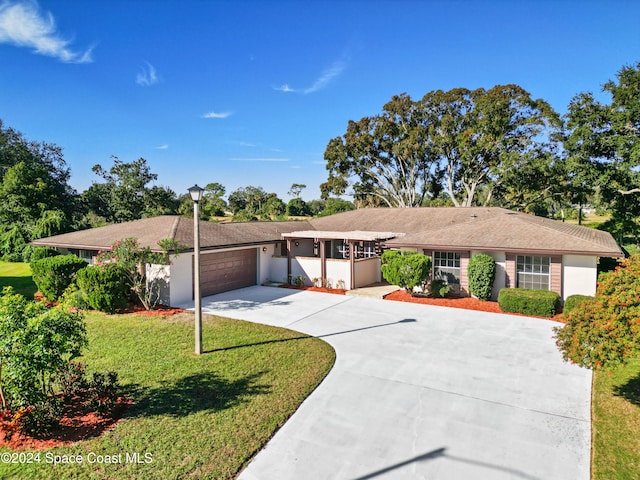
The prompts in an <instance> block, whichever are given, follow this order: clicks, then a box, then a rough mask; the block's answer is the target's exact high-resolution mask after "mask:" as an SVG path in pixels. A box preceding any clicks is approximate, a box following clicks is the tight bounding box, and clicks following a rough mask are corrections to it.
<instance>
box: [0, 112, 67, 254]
mask: <svg viewBox="0 0 640 480" xmlns="http://www.w3.org/2000/svg"><path fill="white" fill-rule="evenodd" d="M69 176H70V171H69V169H68V167H67V166H66V163H65V161H64V158H63V155H62V149H61V148H60V147H58V146H56V145H52V144H48V143H38V142H32V141H28V140H26V139H25V138H24V137H23V136H22V134H20V133H19V132H17V131H15V130H13V129H11V128H5V127H4V126H3V124H2V121H0V205H2V208H0V256H3V257H4V258H5V259H10V260H22V250H23V249H24V248H25V247H26V245H27V243H28V242H29V241H31V240H33V239H35V238H40V237H42V236H45V235H53V234H57V233H62V232H65V231H68V230H69V229H70V228H71V225H72V217H73V212H74V198H75V195H76V193H75V191H74V190H73V189H72V188H71V187H70V186H69V183H68V180H69Z"/></svg>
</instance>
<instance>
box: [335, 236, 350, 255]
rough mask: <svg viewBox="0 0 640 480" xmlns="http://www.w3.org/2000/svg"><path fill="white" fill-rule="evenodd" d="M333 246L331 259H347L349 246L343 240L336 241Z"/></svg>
mask: <svg viewBox="0 0 640 480" xmlns="http://www.w3.org/2000/svg"><path fill="white" fill-rule="evenodd" d="M334 245H335V255H334V257H333V258H349V244H348V243H346V242H345V241H344V240H336V241H335V242H334Z"/></svg>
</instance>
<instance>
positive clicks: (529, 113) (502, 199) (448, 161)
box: [321, 63, 640, 243]
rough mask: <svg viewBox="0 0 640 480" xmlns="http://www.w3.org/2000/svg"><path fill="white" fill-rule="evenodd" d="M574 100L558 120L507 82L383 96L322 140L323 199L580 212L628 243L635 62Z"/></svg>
mask: <svg viewBox="0 0 640 480" xmlns="http://www.w3.org/2000/svg"><path fill="white" fill-rule="evenodd" d="M603 92H605V93H606V94H607V95H608V96H609V102H607V103H603V102H600V101H598V100H596V98H595V97H594V95H593V94H592V93H579V94H577V95H576V96H574V98H573V99H572V100H571V102H570V104H569V105H568V111H567V113H566V114H565V115H563V116H561V115H559V114H558V113H557V112H555V111H554V110H553V108H552V107H551V106H550V105H549V104H548V103H547V102H546V101H544V100H542V99H534V98H532V97H531V95H530V94H529V93H528V92H527V91H525V90H524V89H522V88H521V87H519V86H517V85H497V86H495V87H493V88H490V89H488V90H485V89H482V88H480V89H476V90H469V89H465V88H455V89H452V90H449V91H446V92H445V91H442V90H437V91H432V92H429V93H427V94H426V95H425V96H424V97H423V98H421V99H419V100H413V99H411V97H410V96H409V95H407V94H401V95H396V96H394V97H393V98H392V99H391V100H390V101H389V102H388V103H387V104H385V105H384V107H383V109H382V113H380V114H378V115H373V116H368V117H364V118H362V119H360V120H358V121H353V120H352V121H349V123H348V125H347V130H346V133H345V134H344V135H342V136H339V137H336V138H334V139H332V140H330V141H329V143H328V145H327V148H326V150H325V160H326V162H327V169H328V170H329V176H328V179H327V181H326V182H325V183H323V184H322V185H321V191H322V196H323V198H327V197H328V196H329V195H342V194H351V195H353V197H354V199H355V201H356V202H357V203H359V204H361V205H375V206H378V205H382V206H389V207H418V206H428V205H452V206H456V207H468V206H483V205H486V206H501V207H505V208H510V209H514V210H522V211H529V212H533V213H536V214H538V215H544V216H552V215H554V214H560V215H562V213H563V212H565V211H566V210H567V209H568V208H569V207H570V206H578V210H580V207H581V206H584V205H586V204H589V205H592V206H596V207H599V208H602V209H603V210H607V211H609V212H610V213H611V214H612V220H611V222H610V225H609V228H610V229H611V230H612V231H613V232H614V233H618V234H621V233H626V234H631V235H633V236H634V237H635V239H636V243H637V242H638V222H637V219H638V216H640V169H639V166H640V142H639V141H638V140H639V129H640V63H638V64H636V65H634V66H625V67H623V68H622V69H621V70H620V71H619V72H618V73H617V75H616V79H615V80H611V81H608V82H607V83H605V84H604V86H603Z"/></svg>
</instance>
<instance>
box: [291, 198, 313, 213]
mask: <svg viewBox="0 0 640 480" xmlns="http://www.w3.org/2000/svg"><path fill="white" fill-rule="evenodd" d="M287 215H289V216H291V217H306V216H309V215H311V210H310V209H309V206H308V205H307V203H306V202H305V201H304V200H302V199H301V198H299V197H296V198H292V199H291V200H289V203H287Z"/></svg>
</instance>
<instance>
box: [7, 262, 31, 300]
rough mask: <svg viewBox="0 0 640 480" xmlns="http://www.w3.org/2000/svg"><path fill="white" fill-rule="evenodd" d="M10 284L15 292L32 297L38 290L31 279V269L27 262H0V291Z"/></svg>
mask: <svg viewBox="0 0 640 480" xmlns="http://www.w3.org/2000/svg"><path fill="white" fill-rule="evenodd" d="M8 286H11V287H13V289H14V290H15V292H16V293H20V294H21V295H24V296H25V297H27V298H28V299H33V296H34V294H35V293H36V291H37V290H38V287H36V284H35V283H33V280H32V279H31V269H30V268H29V264H28V263H12V262H0V291H1V290H2V289H3V288H4V287H8Z"/></svg>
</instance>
